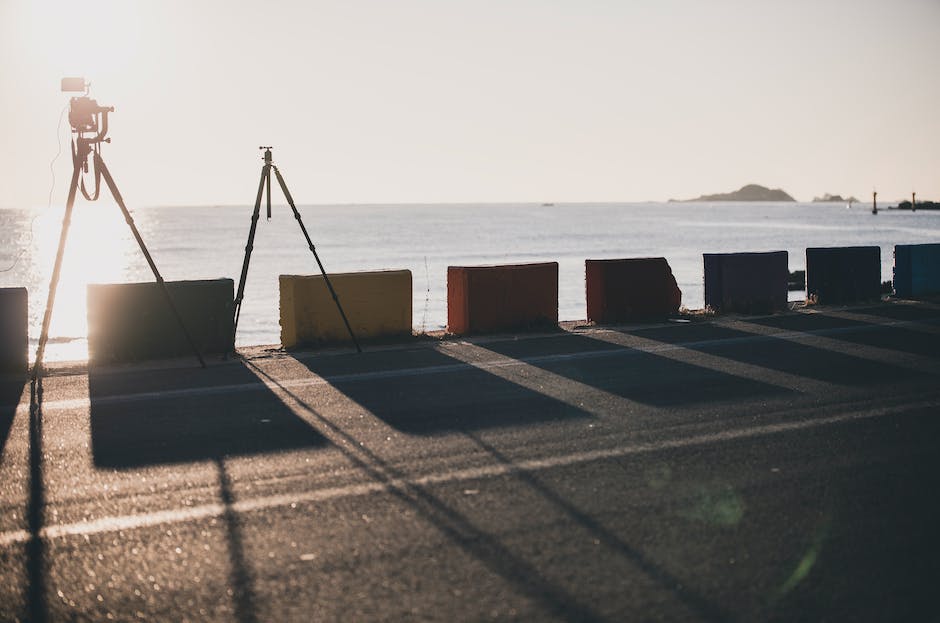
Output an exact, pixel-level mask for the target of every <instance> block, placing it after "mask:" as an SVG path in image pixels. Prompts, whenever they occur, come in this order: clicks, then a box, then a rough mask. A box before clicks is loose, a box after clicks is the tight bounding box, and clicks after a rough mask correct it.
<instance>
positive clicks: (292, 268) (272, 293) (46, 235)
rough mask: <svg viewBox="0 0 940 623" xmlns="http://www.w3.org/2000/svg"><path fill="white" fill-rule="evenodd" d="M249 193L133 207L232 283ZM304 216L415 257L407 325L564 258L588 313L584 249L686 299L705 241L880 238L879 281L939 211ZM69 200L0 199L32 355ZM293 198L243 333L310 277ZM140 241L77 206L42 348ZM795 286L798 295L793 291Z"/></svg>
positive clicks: (364, 242) (574, 306) (487, 209)
mask: <svg viewBox="0 0 940 623" xmlns="http://www.w3.org/2000/svg"><path fill="white" fill-rule="evenodd" d="M251 210H252V208H251V206H240V207H166V208H142V209H137V210H134V219H135V221H136V223H137V226H138V228H139V229H140V232H141V235H142V236H143V238H144V241H145V242H146V243H147V246H148V248H149V250H150V252H151V254H152V255H153V258H154V260H155V262H156V264H157V267H158V268H159V269H160V272H161V273H162V274H163V277H164V278H165V279H166V280H168V281H169V280H178V279H213V278H218V277H229V278H231V279H233V280H234V281H235V283H236V286H237V283H238V277H239V274H240V271H241V264H242V258H243V255H244V247H245V242H246V239H247V236H248V227H249V225H250V216H251ZM300 211H301V214H302V217H303V220H304V224H305V225H306V226H307V229H308V231H309V232H310V235H311V237H312V239H313V242H314V244H315V245H316V247H317V251H318V253H319V254H320V258H321V260H322V261H323V264H324V266H325V268H326V270H327V271H328V272H330V273H333V272H347V271H360V270H378V269H386V268H387V269H408V270H410V271H411V272H412V278H413V284H414V286H413V287H414V321H413V324H414V328H415V329H416V330H419V331H421V330H428V331H431V330H436V329H442V328H444V326H445V324H446V322H447V309H446V299H447V283H446V274H447V266H455V265H478V264H500V263H520V262H540V261H557V262H558V263H559V317H560V318H561V319H563V320H578V319H583V318H584V317H585V316H586V312H585V300H584V260H585V259H603V258H625V257H649V256H663V257H665V258H666V259H667V260H668V261H669V264H670V265H671V266H672V270H673V273H674V274H675V276H676V280H677V281H678V283H679V287H680V289H681V290H682V302H683V305H685V306H686V307H688V308H690V309H696V308H701V307H702V306H703V301H704V290H703V283H702V253H714V252H732V251H776V250H785V251H788V252H789V254H790V269H791V270H795V269H800V268H804V267H805V255H804V254H805V249H806V247H811V246H844V245H878V246H880V247H881V249H882V251H881V260H882V280H888V279H890V278H891V268H892V265H893V246H894V245H895V244H916V243H926V242H940V212H926V211H922V212H915V213H911V212H905V211H895V210H881V211H880V212H879V214H878V215H877V216H875V215H872V214H871V212H870V207H867V206H864V205H856V206H854V207H852V208H851V209H849V208H847V207H846V206H845V205H844V204H792V203H786V204H776V203H698V204H689V203H670V204H662V203H623V204H556V205H553V206H542V205H539V204H501V205H497V204H487V205H387V206H383V205H363V206H358V205H352V206H302V207H301V208H300ZM61 219H62V209H61V208H58V209H57V208H51V209H49V210H42V211H30V210H0V270H3V269H9V267H10V266H11V265H13V264H14V263H15V265H13V267H12V269H9V270H5V271H4V272H0V287H9V286H25V287H26V288H28V290H29V317H30V335H31V337H32V339H31V340H30V351H31V352H30V357H32V356H33V355H34V354H35V347H36V338H38V335H39V331H40V328H41V324H42V314H43V310H44V307H45V303H46V296H47V294H48V284H49V279H50V275H51V272H52V264H53V260H54V258H55V250H56V245H57V243H58V236H59V231H60V227H61ZM318 273H319V270H318V268H317V265H316V262H315V260H314V258H313V256H312V254H311V253H310V251H309V250H308V249H307V247H306V243H305V242H304V239H303V237H302V235H301V233H300V230H299V228H298V227H297V224H296V222H295V220H294V218H293V216H292V215H291V212H290V209H289V208H288V207H286V206H275V209H274V214H273V218H272V220H271V221H265V220H264V216H263V211H262V218H261V220H260V221H259V223H258V233H257V236H256V239H255V249H254V252H253V253H252V261H251V269H250V271H249V275H248V283H247V285H246V290H245V300H244V303H243V306H242V315H241V319H240V321H239V328H238V336H237V343H238V344H239V345H248V344H276V343H278V342H279V339H280V338H279V335H280V327H279V325H278V285H277V277H278V275H281V274H318ZM152 280H153V277H152V274H151V272H150V269H149V267H148V266H147V263H146V261H145V260H144V258H143V256H142V254H141V253H140V251H139V249H138V248H137V246H136V243H135V241H134V239H133V237H132V235H131V233H130V231H129V229H128V227H127V225H126V224H125V223H124V220H123V218H122V217H121V215H120V212H119V210H118V208H117V207H116V206H115V205H113V204H108V203H104V202H102V203H100V204H81V203H80V204H78V205H76V208H75V211H74V216H73V221H72V226H71V228H70V232H69V240H68V246H67V252H66V257H65V261H64V266H63V272H62V278H61V281H60V285H59V290H58V294H57V299H56V307H55V313H54V315H53V322H52V328H51V331H50V336H52V341H51V343H50V344H49V346H48V348H47V358H48V359H49V360H62V359H83V358H85V357H87V344H86V342H85V339H84V336H85V334H86V331H87V327H86V321H85V287H86V285H87V284H88V283H117V282H134V281H152ZM794 296H795V297H797V298H800V297H801V296H802V295H801V294H800V293H796V294H795V295H794Z"/></svg>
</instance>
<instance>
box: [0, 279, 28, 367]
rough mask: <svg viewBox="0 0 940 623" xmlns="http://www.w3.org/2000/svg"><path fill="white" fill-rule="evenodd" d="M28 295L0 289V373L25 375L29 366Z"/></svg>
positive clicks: (10, 289)
mask: <svg viewBox="0 0 940 623" xmlns="http://www.w3.org/2000/svg"><path fill="white" fill-rule="evenodd" d="M28 326H29V295H28V294H27V292H26V288H0V372H9V373H15V374H25V373H26V370H27V367H28V365H29V363H28V362H29V358H28V353H27V349H28V348H29V330H28Z"/></svg>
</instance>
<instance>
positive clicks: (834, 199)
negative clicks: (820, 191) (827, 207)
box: [813, 193, 858, 203]
mask: <svg viewBox="0 0 940 623" xmlns="http://www.w3.org/2000/svg"><path fill="white" fill-rule="evenodd" d="M830 202H831V203H858V199H856V198H855V197H848V198H846V197H843V196H842V195H830V194H829V193H826V194H824V195H823V196H822V197H813V203H830Z"/></svg>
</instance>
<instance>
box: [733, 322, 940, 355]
mask: <svg viewBox="0 0 940 623" xmlns="http://www.w3.org/2000/svg"><path fill="white" fill-rule="evenodd" d="M800 316H807V318H801V317H800ZM817 317H820V318H817ZM832 321H836V322H837V323H839V324H837V325H836V327H837V328H838V330H836V331H833V332H831V333H826V337H828V338H832V339H834V340H840V341H842V342H849V343H851V344H859V345H862V346H874V347H876V348H885V349H889V350H896V351H901V352H905V353H910V354H912V355H925V356H928V357H936V356H937V353H938V352H940V335H931V334H929V333H924V332H922V331H915V330H913V329H908V328H905V327H898V326H890V325H884V324H878V322H877V320H876V319H874V318H873V322H871V323H867V322H859V321H855V320H844V319H841V318H832V317H831V316H827V315H826V313H825V312H820V313H817V314H800V315H799V316H797V317H795V318H792V319H791V318H790V317H788V316H780V317H768V318H757V319H754V320H750V321H749V322H753V323H754V324H759V325H762V326H765V327H774V328H780V329H786V330H792V331H807V330H810V331H811V330H813V328H814V325H815V323H820V324H823V325H830V324H832Z"/></svg>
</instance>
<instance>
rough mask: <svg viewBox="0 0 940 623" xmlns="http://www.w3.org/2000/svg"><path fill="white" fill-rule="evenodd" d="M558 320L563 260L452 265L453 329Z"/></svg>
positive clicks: (449, 291) (450, 324) (450, 307)
mask: <svg viewBox="0 0 940 623" xmlns="http://www.w3.org/2000/svg"><path fill="white" fill-rule="evenodd" d="M557 326H558V262H544V263H539V264H515V265H503V266H448V267H447V330H448V331H449V332H450V333H454V334H457V335H462V334H467V333H495V332H499V331H511V330H520V329H521V330H525V329H533V328H539V327H542V328H544V327H557Z"/></svg>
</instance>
